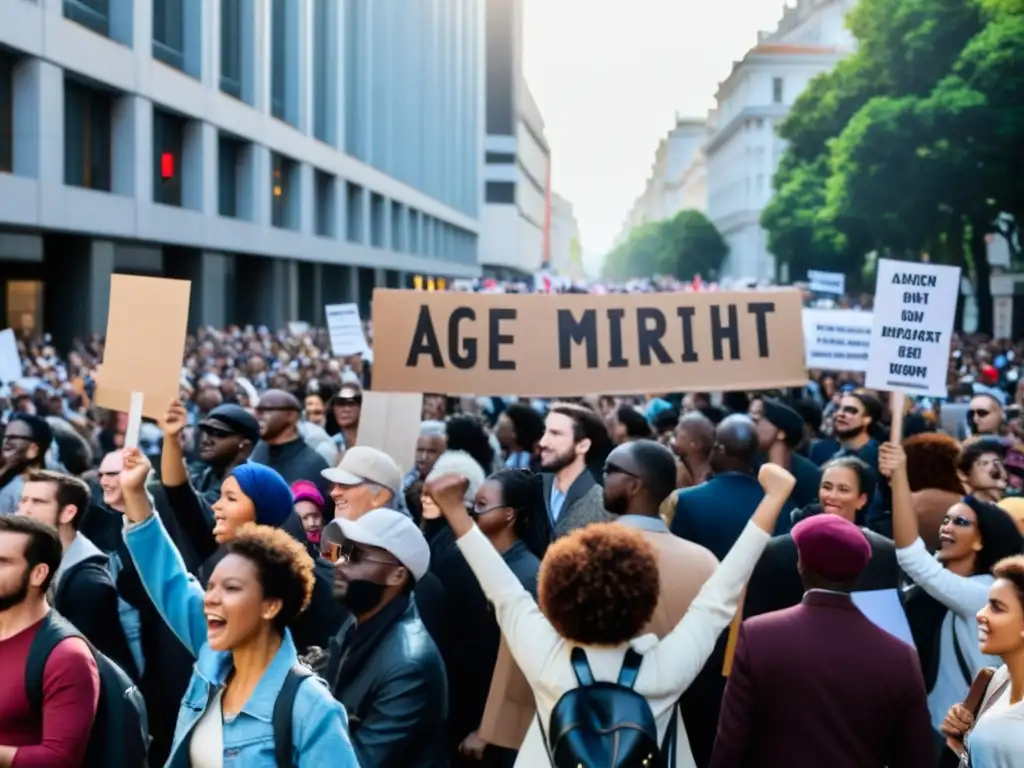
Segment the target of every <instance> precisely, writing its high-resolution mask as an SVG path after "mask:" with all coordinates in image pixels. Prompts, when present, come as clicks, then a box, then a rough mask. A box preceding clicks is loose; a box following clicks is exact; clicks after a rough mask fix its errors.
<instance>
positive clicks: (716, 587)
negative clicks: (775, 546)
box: [640, 464, 796, 696]
mask: <svg viewBox="0 0 1024 768" xmlns="http://www.w3.org/2000/svg"><path fill="white" fill-rule="evenodd" d="M757 477H758V480H759V481H760V482H761V487H762V488H763V489H764V492H765V495H764V498H763V499H761V503H760V504H758V505H757V509H755V510H754V514H753V515H752V516H751V518H750V522H749V523H747V527H746V528H744V530H743V533H742V534H740V537H739V539H737V540H736V543H735V544H733V546H732V549H730V550H729V554H727V555H726V556H725V559H724V560H722V562H721V564H720V565H719V566H718V568H716V569H715V572H714V573H713V574H711V578H709V579H708V580H707V581H706V582H704V586H703V587H701V590H700V592H699V593H698V594H697V598H696V599H695V600H694V601H693V603H692V604H691V605H690V608H689V609H688V610H687V611H686V613H685V614H684V615H683V618H682V619H680V620H679V623H678V624H676V626H675V628H674V629H673V630H672V631H671V632H670V633H669V634H668V635H667V636H666V637H664V638H663V639H662V641H661V642H660V643H659V644H658V647H657V648H655V649H654V650H653V651H652V652H651V653H649V654H647V656H646V657H645V658H648V657H651V656H653V657H654V659H655V662H654V663H653V664H651V665H650V666H649V667H647V669H646V671H645V668H644V667H641V668H640V675H641V676H643V677H645V685H644V689H645V690H649V689H653V690H656V691H659V692H661V693H663V694H664V695H666V696H669V695H671V696H678V695H680V694H682V692H683V691H685V690H686V689H687V688H689V687H690V684H691V683H692V682H693V680H694V678H696V677H697V674H698V673H699V672H700V670H701V669H702V668H703V667H704V664H705V663H706V662H707V660H708V657H709V656H710V655H711V652H712V651H713V650H714V649H715V643H716V642H717V641H718V637H719V635H721V634H722V631H723V630H724V629H725V628H726V627H727V626H729V623H730V622H731V621H732V620H733V618H734V617H735V615H736V609H737V603H738V602H739V597H740V593H741V592H742V591H743V585H744V584H746V582H747V580H748V579H749V578H750V574H751V573H752V572H753V570H754V567H755V566H756V565H757V561H758V560H759V559H760V557H761V554H762V553H763V552H764V548H765V546H767V544H768V542H769V541H770V540H771V534H772V531H774V530H775V524H776V522H777V520H778V518H779V513H781V512H782V507H783V506H784V505H785V503H786V500H787V499H788V498H789V494H790V493H791V492H792V490H793V486H794V485H795V484H796V479H795V478H794V477H793V476H792V475H791V474H790V473H789V472H787V471H786V470H784V469H783V468H782V467H780V466H778V465H777V464H765V465H764V466H763V467H761V471H760V472H759V473H758V476H757Z"/></svg>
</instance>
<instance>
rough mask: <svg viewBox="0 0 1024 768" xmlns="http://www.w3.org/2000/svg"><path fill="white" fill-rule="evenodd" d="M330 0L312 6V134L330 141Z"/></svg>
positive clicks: (318, 0) (318, 1) (320, 1)
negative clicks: (328, 95) (328, 94)
mask: <svg viewBox="0 0 1024 768" xmlns="http://www.w3.org/2000/svg"><path fill="white" fill-rule="evenodd" d="M329 2H330V0H315V5H314V6H313V14H314V15H313V135H314V136H315V137H316V138H318V139H320V141H330V137H329V136H328V132H329V131H330V119H329V115H328V110H329V109H330V105H331V100H330V99H329V98H328V97H327V93H328V89H329V86H328V83H329V75H328V70H329V68H330V40H331V37H330V34H331V13H330V5H329Z"/></svg>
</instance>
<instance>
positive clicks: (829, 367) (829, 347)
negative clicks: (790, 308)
mask: <svg viewBox="0 0 1024 768" xmlns="http://www.w3.org/2000/svg"><path fill="white" fill-rule="evenodd" d="M872 317H873V315H872V313H871V312H858V311H857V310H854V309H805V310H804V311H803V322H804V349H805V350H806V352H805V354H806V357H807V367H808V368H817V369H821V370H826V371H849V372H851V373H863V372H864V371H866V370H867V367H868V349H869V347H870V345H871V324H872Z"/></svg>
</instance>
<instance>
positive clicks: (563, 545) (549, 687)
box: [427, 464, 795, 768]
mask: <svg viewBox="0 0 1024 768" xmlns="http://www.w3.org/2000/svg"><path fill="white" fill-rule="evenodd" d="M609 471H610V470H609ZM760 480H761V484H762V487H763V488H764V490H765V493H766V495H765V498H764V500H763V501H762V502H761V504H760V505H759V506H758V508H757V510H756V511H755V513H754V515H753V517H752V518H751V521H750V523H749V524H748V525H747V527H746V529H745V530H744V532H743V534H742V535H741V536H740V538H739V540H738V541H737V542H736V544H735V546H734V547H733V549H732V551H731V552H730V553H729V555H728V557H726V558H725V560H724V561H723V562H722V564H721V565H720V566H719V568H718V569H717V570H716V571H715V573H714V575H712V577H711V578H710V579H709V580H708V581H707V582H706V583H705V585H704V587H703V588H702V589H701V591H700V594H699V595H698V596H697V599H696V600H695V601H694V602H693V604H692V605H691V607H690V609H689V611H688V612H687V613H686V615H685V616H684V617H683V618H682V620H681V621H680V622H679V624H677V625H676V627H675V629H673V630H672V632H670V633H669V634H668V635H667V636H666V637H665V638H664V639H662V640H661V641H660V642H659V641H658V640H657V639H656V638H654V637H653V636H650V635H648V636H644V637H639V635H640V633H641V631H642V630H643V628H644V627H645V626H646V625H647V623H648V622H649V621H650V619H651V616H652V615H653V613H654V609H655V606H656V605H657V603H658V595H659V572H658V561H657V556H656V554H655V552H654V550H653V548H652V547H651V545H650V544H648V543H647V541H646V540H645V539H644V538H643V537H642V536H641V535H640V534H639V533H638V532H636V531H634V530H631V529H629V528H626V527H625V526H621V525H617V524H615V523H599V524H593V525H590V526H587V527H586V528H582V529H580V530H578V531H575V532H574V533H572V534H570V535H568V536H565V537H563V538H561V539H559V540H558V541H556V542H555V543H554V544H552V545H551V547H550V548H549V549H548V550H547V553H546V554H545V556H544V559H543V561H542V562H541V569H540V575H539V578H538V589H537V592H538V601H537V602H534V599H533V598H532V597H531V595H530V593H529V592H528V591H527V590H526V589H525V588H524V587H523V585H522V582H520V580H519V579H518V578H517V577H516V576H515V574H514V573H512V571H511V570H510V569H509V567H508V565H506V563H505V561H504V560H503V559H502V557H501V555H499V554H498V552H497V551H496V550H495V549H494V547H493V546H492V545H491V542H490V541H489V540H488V539H487V537H486V536H485V535H484V534H483V533H482V532H481V531H480V529H479V528H478V527H477V526H476V524H475V523H474V522H473V519H472V517H471V516H470V514H469V511H468V510H467V509H466V506H465V504H464V503H463V493H464V483H465V481H463V480H461V479H460V478H457V477H453V476H444V477H440V478H437V479H435V480H433V481H432V482H431V483H429V484H428V486H427V492H428V493H429V494H430V496H431V497H432V498H433V499H434V501H435V503H436V504H437V506H438V507H439V508H440V510H441V512H442V513H443V514H444V516H445V517H446V518H447V519H448V522H449V524H450V525H451V527H452V530H453V531H454V533H455V535H456V537H457V540H458V546H459V549H460V550H461V551H462V554H463V555H464V556H465V558H466V560H467V561H468V562H469V565H470V567H471V568H472V569H473V572H474V573H475V574H476V577H477V579H479V581H480V585H481V587H483V590H484V593H485V594H486V595H487V598H488V599H489V600H490V601H491V602H492V603H493V604H494V608H495V614H496V617H497V620H498V624H499V626H500V627H501V630H502V634H503V635H504V637H505V638H506V640H507V641H508V646H509V649H510V650H511V652H512V656H513V658H514V659H515V661H516V663H517V664H518V665H519V667H520V669H522V671H523V674H524V675H525V676H526V679H527V681H528V682H529V684H530V687H531V688H532V689H533V693H534V697H535V699H536V703H537V711H538V715H539V717H540V720H541V722H543V723H545V724H547V723H549V722H550V718H551V713H552V710H553V708H554V707H555V704H556V703H557V702H558V700H559V699H560V698H561V697H562V695H563V694H564V693H566V692H567V691H569V690H572V689H573V688H576V687H577V680H576V676H575V674H574V672H573V668H572V665H571V663H570V658H569V657H570V653H571V651H572V650H573V648H574V647H581V648H583V649H584V650H585V651H586V654H587V658H588V660H589V663H590V667H591V669H592V670H593V674H594V678H595V679H596V680H612V681H614V680H616V679H617V678H618V675H619V671H620V669H621V667H622V663H623V659H624V657H625V654H626V651H627V650H628V649H630V648H633V649H634V650H636V651H637V652H638V653H640V654H642V655H643V663H642V664H641V666H640V671H639V676H638V678H637V680H636V684H635V686H634V690H636V691H637V692H638V693H640V694H641V695H642V696H644V697H645V698H646V700H647V702H648V704H649V705H650V707H651V711H652V713H653V715H654V717H655V719H656V722H657V727H658V737H659V741H663V740H664V739H665V736H666V734H667V733H668V732H669V728H670V727H677V725H676V724H677V723H678V718H675V717H674V714H673V713H674V712H675V704H676V702H677V701H678V700H679V697H680V695H681V694H682V693H683V691H685V690H686V688H687V687H689V685H690V683H692V682H693V680H694V678H695V677H696V676H697V673H698V672H700V670H701V668H702V667H703V666H704V664H705V662H706V661H707V659H708V657H709V656H710V655H711V652H712V650H713V649H714V646H715V642H716V641H717V639H718V637H719V635H720V634H721V632H722V630H724V629H725V627H726V626H728V624H729V622H730V621H731V620H732V618H733V616H734V614H735V612H736V603H737V600H738V598H739V594H740V591H741V590H742V588H743V585H744V583H745V582H746V580H747V578H748V577H749V576H750V573H751V571H752V570H753V568H754V565H755V564H756V563H757V560H758V558H759V557H760V556H761V552H762V551H763V550H764V547H765V545H766V544H767V543H768V540H769V538H770V537H771V533H772V531H774V530H775V523H776V521H777V519H778V516H779V513H780V512H781V510H782V506H783V504H784V503H785V502H786V499H787V498H788V497H789V493H790V491H792V489H793V484H794V482H795V481H794V479H793V477H792V475H790V474H789V473H788V472H786V471H785V470H783V469H782V468H780V467H777V466H775V465H772V464H766V465H765V466H764V467H762V469H761V473H760ZM538 604H539V606H538ZM545 728H547V725H545ZM686 741H687V740H686V739H685V738H680V739H678V744H679V746H678V753H677V754H678V757H677V763H676V765H677V766H692V765H693V758H692V756H691V755H690V753H689V749H688V747H687V744H686ZM548 762H549V760H548V755H547V749H546V748H545V745H544V743H543V737H542V735H541V733H540V731H539V730H538V729H536V728H533V727H531V729H530V732H529V734H527V737H526V740H525V741H524V742H523V746H522V749H521V750H520V752H519V757H518V759H517V761H516V765H517V766H529V767H530V768H533V767H534V766H540V765H547V764H548Z"/></svg>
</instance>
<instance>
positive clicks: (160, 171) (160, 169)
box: [153, 109, 185, 206]
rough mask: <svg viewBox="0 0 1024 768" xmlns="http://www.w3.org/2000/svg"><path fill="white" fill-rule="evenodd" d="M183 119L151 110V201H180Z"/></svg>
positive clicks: (179, 203) (165, 203) (175, 203)
mask: <svg viewBox="0 0 1024 768" xmlns="http://www.w3.org/2000/svg"><path fill="white" fill-rule="evenodd" d="M184 147H185V120H184V119H183V118H181V117H178V116H177V115H172V114H170V113H169V112H164V111H162V110H159V109H154V110H153V202H155V203H163V204H164V205H177V206H180V205H181V175H182V171H183V169H182V167H181V162H182V155H183V150H184Z"/></svg>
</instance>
